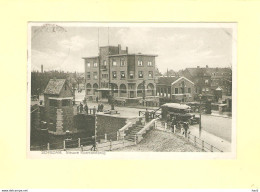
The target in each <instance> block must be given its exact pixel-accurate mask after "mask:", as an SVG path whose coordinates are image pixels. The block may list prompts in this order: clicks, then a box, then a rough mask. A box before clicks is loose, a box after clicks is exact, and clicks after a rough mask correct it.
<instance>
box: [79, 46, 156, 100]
mask: <svg viewBox="0 0 260 192" xmlns="http://www.w3.org/2000/svg"><path fill="white" fill-rule="evenodd" d="M156 56H157V55H151V54H141V53H138V54H129V53H128V48H127V47H126V49H125V50H122V49H121V45H118V46H105V47H100V48H99V55H98V56H94V57H84V58H83V59H84V60H85V79H86V98H87V99H88V100H94V99H96V97H98V98H99V99H108V97H109V95H110V94H111V87H112V88H113V90H114V91H113V95H114V98H115V100H121V101H124V102H125V103H126V104H131V103H140V101H141V100H142V99H143V97H144V96H145V100H146V101H158V97H156V95H155V77H154V74H155V57H156Z"/></svg>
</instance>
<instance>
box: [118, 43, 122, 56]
mask: <svg viewBox="0 0 260 192" xmlns="http://www.w3.org/2000/svg"><path fill="white" fill-rule="evenodd" d="M120 53H121V45H120V44H118V54H120Z"/></svg>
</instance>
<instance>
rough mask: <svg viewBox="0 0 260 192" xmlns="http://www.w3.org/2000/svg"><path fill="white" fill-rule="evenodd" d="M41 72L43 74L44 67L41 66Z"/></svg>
mask: <svg viewBox="0 0 260 192" xmlns="http://www.w3.org/2000/svg"><path fill="white" fill-rule="evenodd" d="M41 72H42V73H43V65H41Z"/></svg>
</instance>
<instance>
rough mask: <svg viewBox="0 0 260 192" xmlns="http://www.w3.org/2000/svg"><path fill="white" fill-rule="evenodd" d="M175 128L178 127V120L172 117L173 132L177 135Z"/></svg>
mask: <svg viewBox="0 0 260 192" xmlns="http://www.w3.org/2000/svg"><path fill="white" fill-rule="evenodd" d="M175 126H176V118H175V117H174V116H173V117H172V132H173V133H175Z"/></svg>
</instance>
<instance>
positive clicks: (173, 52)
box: [27, 22, 237, 159]
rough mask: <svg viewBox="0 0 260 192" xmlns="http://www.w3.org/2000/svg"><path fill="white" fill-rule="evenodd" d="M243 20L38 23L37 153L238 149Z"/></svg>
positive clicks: (34, 78) (31, 134)
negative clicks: (238, 64) (238, 77)
mask: <svg viewBox="0 0 260 192" xmlns="http://www.w3.org/2000/svg"><path fill="white" fill-rule="evenodd" d="M236 43H237V25H236V23H109V22H107V23H87V22H85V23H84V22H72V23H70V22H60V23H52V22H48V23H40V22H30V23H28V95H27V96H28V106H27V107H28V108H27V109H28V111H27V115H28V127H27V128H28V129H27V157H28V158H86V159H234V158H236Z"/></svg>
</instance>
